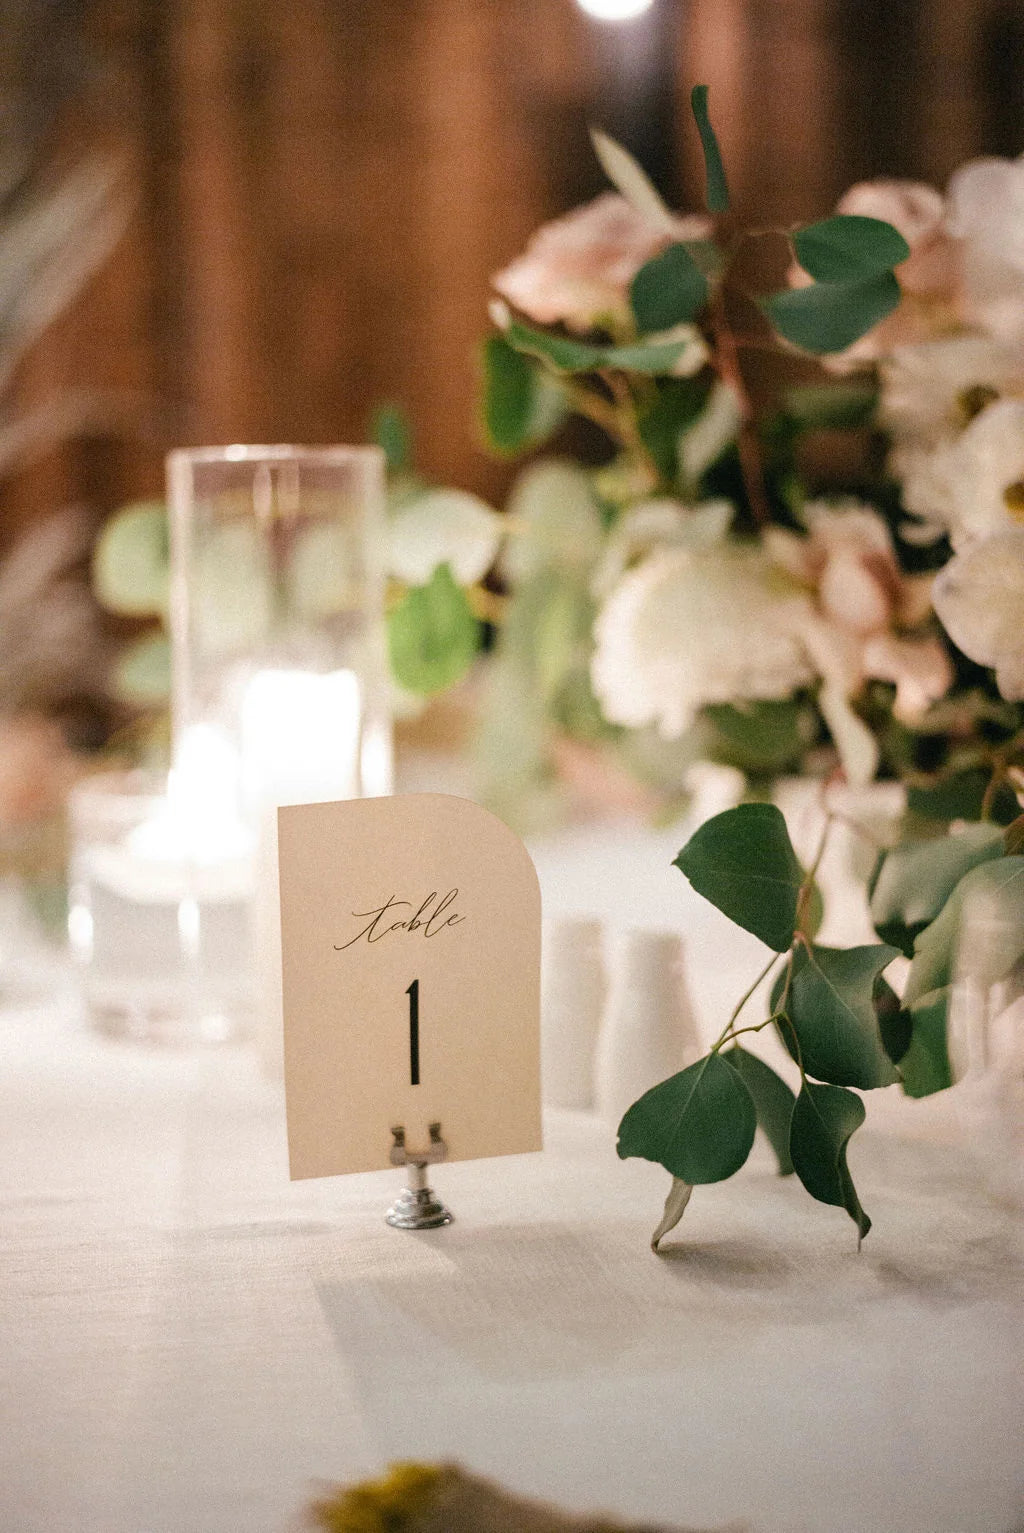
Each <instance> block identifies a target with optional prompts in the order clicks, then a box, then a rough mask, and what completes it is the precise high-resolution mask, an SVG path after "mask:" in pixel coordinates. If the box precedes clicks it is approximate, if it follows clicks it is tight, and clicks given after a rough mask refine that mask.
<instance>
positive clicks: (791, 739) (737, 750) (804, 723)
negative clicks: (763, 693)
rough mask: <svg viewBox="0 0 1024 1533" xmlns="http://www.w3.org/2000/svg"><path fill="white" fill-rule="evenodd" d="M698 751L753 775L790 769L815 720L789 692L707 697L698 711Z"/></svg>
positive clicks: (811, 733)
mask: <svg viewBox="0 0 1024 1533" xmlns="http://www.w3.org/2000/svg"><path fill="white" fill-rule="evenodd" d="M700 717H701V724H702V726H703V730H704V734H705V738H706V745H705V750H704V754H705V755H706V756H707V757H708V758H709V759H710V760H713V761H719V762H721V763H722V764H723V765H724V766H734V767H738V768H739V770H740V771H741V772H748V773H750V774H752V775H754V776H773V777H774V776H776V775H778V773H780V772H783V771H786V770H787V769H789V770H792V769H793V768H795V767H796V765H797V764H798V763H799V761H800V760H801V758H802V757H803V756H804V755H805V754H806V751H807V748H808V745H809V744H810V743H811V741H812V740H813V738H814V729H815V727H816V721H815V719H814V717H813V714H812V713H811V711H810V709H809V708H808V706H807V704H806V703H801V702H797V701H794V700H793V699H792V698H782V699H778V700H775V699H768V698H766V699H764V700H763V701H755V702H749V703H744V704H743V706H742V707H738V706H736V705H735V704H733V703H711V704H709V705H708V706H707V707H706V708H704V709H702V711H701V716H700Z"/></svg>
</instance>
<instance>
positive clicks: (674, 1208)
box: [651, 1176, 693, 1251]
mask: <svg viewBox="0 0 1024 1533" xmlns="http://www.w3.org/2000/svg"><path fill="white" fill-rule="evenodd" d="M692 1192H693V1188H692V1186H691V1185H690V1183H689V1182H681V1181H680V1180H679V1178H678V1176H674V1177H673V1178H672V1186H671V1187H670V1188H669V1194H668V1197H667V1198H666V1199H665V1212H664V1213H663V1214H662V1216H661V1221H660V1223H659V1224H658V1227H657V1229H656V1230H655V1231H654V1234H653V1235H652V1236H651V1250H652V1251H657V1249H658V1247H659V1245H660V1244H661V1242H662V1240H663V1239H664V1238H665V1236H666V1235H667V1234H668V1232H669V1230H674V1229H675V1227H676V1225H677V1224H678V1223H679V1221H680V1219H681V1218H682V1217H683V1215H684V1214H685V1212H686V1205H687V1204H688V1203H689V1201H690V1196H691V1194H692Z"/></svg>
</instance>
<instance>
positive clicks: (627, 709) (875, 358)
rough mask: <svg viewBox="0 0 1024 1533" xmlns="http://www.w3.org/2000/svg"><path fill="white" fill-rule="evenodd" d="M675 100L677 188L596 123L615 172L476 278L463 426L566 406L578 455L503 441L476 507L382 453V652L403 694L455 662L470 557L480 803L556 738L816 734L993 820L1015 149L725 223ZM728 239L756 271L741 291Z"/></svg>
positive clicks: (706, 133) (686, 744) (1020, 443)
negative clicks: (812, 216)
mask: <svg viewBox="0 0 1024 1533" xmlns="http://www.w3.org/2000/svg"><path fill="white" fill-rule="evenodd" d="M694 111H695V115H696V117H697V121H698V126H699V127H700V130H701V134H702V138H703V142H704V147H705V155H706V165H707V177H708V179H707V186H708V194H707V205H708V211H707V212H706V213H702V214H698V215H686V216H679V215H677V214H675V213H674V212H672V211H671V210H669V209H668V208H667V207H666V206H665V204H664V203H663V202H662V200H661V198H660V196H659V195H658V193H657V192H656V191H655V189H654V187H653V186H652V185H651V183H650V182H649V181H648V180H647V178H646V176H645V175H644V173H643V171H642V170H641V169H640V167H639V166H638V165H636V164H635V162H633V161H632V160H631V159H630V157H629V156H628V155H627V154H626V152H625V151H624V150H623V149H622V148H621V147H620V146H619V145H617V144H614V143H613V142H612V141H611V140H609V139H607V138H606V137H605V136H604V135H602V134H600V133H595V134H594V144H595V149H596V151H597V153H598V156H599V157H600V159H601V162H602V164H603V166H604V168H605V170H606V171H607V173H608V175H609V177H610V179H611V180H612V182H613V183H614V184H615V186H616V188H617V190H616V191H615V192H607V193H605V194H603V195H602V196H600V197H598V198H597V199H596V200H595V201H594V202H592V203H590V204H589V205H587V206H586V207H583V208H580V209H577V210H575V211H574V212H572V213H569V214H568V215H566V216H565V217H564V218H561V219H558V220H556V221H555V222H554V223H552V224H549V225H547V226H546V227H544V228H542V229H541V230H540V231H539V232H538V233H537V234H536V236H535V237H534V239H533V240H532V241H531V242H530V244H529V246H528V248H527V250H526V252H525V253H524V254H523V255H521V256H520V257H518V258H517V259H516V260H514V261H513V262H512V263H511V265H509V266H508V267H506V268H505V269H504V270H503V271H501V272H500V273H499V274H498V275H497V277H496V278H495V280H494V285H495V289H496V292H497V294H498V297H497V299H496V301H495V303H494V305H493V306H492V312H493V315H494V318H495V320H496V324H497V333H496V334H494V335H492V336H491V337H490V338H489V339H488V340H487V342H486V344H485V347H484V379H483V415H484V421H485V426H486V431H487V436H488V439H489V441H490V443H491V445H492V446H493V447H494V448H495V449H496V450H498V451H499V452H502V453H505V454H510V455H514V454H520V453H524V452H530V453H531V454H533V453H535V451H536V449H537V448H538V447H543V445H544V444H545V443H546V442H549V441H550V440H551V439H552V437H553V435H554V434H556V433H558V432H559V431H560V430H562V428H563V427H564V424H565V422H566V421H567V420H570V419H571V418H572V417H582V418H583V419H584V420H586V421H587V422H590V423H592V426H593V427H596V428H598V432H597V433H595V434H594V439H595V440H596V441H598V443H599V444H600V446H599V450H602V449H603V455H604V458H605V461H604V462H603V463H601V464H600V465H599V466H597V467H594V468H585V467H583V466H581V464H580V463H579V462H577V461H574V460H572V459H569V458H566V457H565V456H563V455H558V456H541V457H536V456H534V457H532V458H531V461H530V462H529V463H528V465H527V467H526V468H525V470H524V471H523V472H522V473H521V475H520V477H519V478H518V480H517V482H516V484H515V486H514V488H513V490H512V493H511V497H510V500H509V503H508V507H507V514H506V516H505V517H504V518H503V519H500V520H499V519H498V518H497V517H496V516H495V515H494V513H491V512H489V508H487V507H485V506H483V505H482V503H481V502H479V501H476V500H475V499H474V498H472V497H468V496H458V497H451V496H450V494H449V493H448V492H438V491H432V492H429V493H428V494H427V495H425V494H424V487H422V486H418V485H416V483H415V481H411V480H409V479H408V478H407V477H404V478H403V477H402V476H399V480H398V483H399V484H400V487H401V493H400V495H399V496H398V498H397V499H396V504H395V516H394V521H393V535H394V538H395V540H396V543H401V544H403V545H405V546H406V549H407V555H406V557H404V558H401V559H399V561H398V566H397V568H396V574H397V575H399V576H400V577H401V578H402V579H404V580H405V582H406V585H407V596H406V598H405V599H404V600H400V601H399V602H398V606H397V611H396V614H395V616H394V618H393V635H394V637H395V642H394V643H393V647H392V655H393V661H394V665H395V671H396V674H397V676H398V678H399V680H400V681H401V682H402V683H403V684H404V685H406V686H407V687H408V688H409V689H410V690H411V691H418V692H429V691H431V690H435V689H437V688H438V687H440V686H442V685H446V684H447V683H448V682H449V681H450V680H451V679H453V677H454V676H455V675H457V674H460V673H461V672H462V671H463V670H464V669H465V668H466V667H467V666H468V664H469V663H470V657H471V656H472V654H473V653H474V649H475V645H474V633H476V635H477V636H478V637H479V635H480V633H481V631H482V630H481V629H480V628H479V624H478V622H477V621H475V620H478V619H479V618H480V617H481V616H491V615H492V612H493V609H494V605H495V604H494V599H493V597H491V598H490V605H489V606H488V605H487V603H486V602H482V601H481V597H485V598H486V597H490V593H489V592H487V591H484V590H483V588H482V586H481V584H480V582H481V580H482V577H483V576H484V575H485V573H486V572H487V570H488V569H489V568H490V566H491V562H492V561H493V560H494V559H495V558H496V559H497V569H498V573H499V575H500V577H501V579H502V582H503V585H504V587H505V588H506V589H507V591H508V596H507V598H506V599H505V601H504V603H503V606H502V608H501V611H500V617H501V621H500V624H499V633H498V638H497V642H496V645H495V653H494V655H493V657H492V659H491V663H490V680H489V684H488V693H489V700H488V702H487V704H486V706H485V729H484V742H483V743H484V754H485V762H486V768H487V772H486V775H487V776H488V779H489V781H488V787H489V789H490V796H491V797H492V799H494V800H495V801H496V802H497V803H498V804H499V805H500V806H501V807H503V808H505V809H506V810H509V809H511V810H512V811H513V812H515V809H516V803H517V799H521V796H522V793H523V791H524V784H525V783H526V782H527V781H528V780H530V779H532V780H533V781H534V782H541V781H543V780H544V778H545V777H546V776H548V777H550V775H551V771H552V766H553V763H554V761H555V760H556V759H557V756H558V751H559V746H560V745H561V744H563V743H564V742H565V741H566V740H570V741H577V742H580V741H582V742H585V743H586V745H587V746H589V747H591V748H593V749H595V750H597V751H600V752H601V753H602V755H603V756H604V757H605V758H606V759H608V760H614V761H615V762H616V763H617V764H618V765H619V766H620V767H623V768H625V770H626V771H627V772H629V773H630V774H632V775H633V776H634V777H635V778H637V779H639V780H640V781H642V782H644V783H647V784H649V785H651V786H653V787H654V788H655V789H657V790H658V791H659V792H660V793H661V794H662V796H664V797H666V798H667V799H669V800H672V799H673V798H675V797H678V796H679V795H680V794H681V792H682V789H683V784H684V782H685V778H686V773H687V770H688V768H689V766H690V765H691V764H692V763H693V762H694V761H696V760H700V759H711V760H718V761H722V762H726V763H728V764H730V765H733V766H737V767H739V768H741V769H742V770H743V771H744V772H746V773H747V775H748V777H750V778H751V779H753V780H754V782H755V783H757V782H764V781H768V780H771V779H772V778H774V777H776V776H778V775H779V774H781V773H784V772H792V771H799V772H814V773H818V774H820V775H826V774H827V773H828V771H829V770H830V769H831V768H832V767H833V766H834V765H835V764H836V763H837V762H838V764H839V765H840V766H841V768H842V770H843V772H844V774H845V776H846V778H847V780H849V781H851V782H854V783H865V782H868V781H870V780H871V779H872V778H874V777H875V776H876V774H879V775H882V776H886V777H895V778H898V779H900V780H902V781H904V782H905V783H907V784H908V787H909V789H910V791H911V803H912V807H913V808H914V810H915V811H916V812H917V813H920V814H923V815H927V816H930V817H933V818H936V819H938V820H940V821H941V820H949V819H950V818H953V817H955V816H958V815H972V814H973V815H977V814H978V813H980V812H981V807H982V802H983V800H985V799H986V796H987V799H988V802H987V805H986V809H987V810H988V811H991V812H993V813H994V814H995V816H996V817H997V818H1000V819H1002V820H1004V821H1005V820H1008V819H1010V818H1012V817H1013V816H1014V814H1015V813H1016V810H1017V803H1016V797H1015V793H1014V792H1013V791H1011V790H1013V789H1016V788H1019V787H1021V786H1022V785H1024V776H1022V771H1024V732H1022V731H1024V709H1022V706H1021V704H1022V700H1024V648H1022V646H1024V639H1022V637H1021V635H1022V633H1024V625H1022V623H1021V620H1020V618H1021V612H1022V611H1024V488H1022V485H1024V248H1022V247H1021V241H1020V232H1019V230H1020V217H1019V214H1020V208H1021V205H1022V202H1024V162H1017V163H1016V164H1014V163H1011V162H1008V161H999V160H981V161H977V162H974V163H972V164H969V165H967V166H965V167H964V168H963V169H961V170H960V171H959V172H958V173H957V174H956V175H955V176H954V177H953V180H952V182H951V184H950V187H949V189H948V192H947V195H946V196H945V197H942V196H941V195H940V194H939V193H938V192H936V191H934V190H933V189H932V188H930V187H926V186H920V185H917V184H915V183H904V182H877V183H864V184H862V185H860V186H857V187H854V188H852V190H851V191H850V192H848V193H847V195H846V196H845V197H844V198H843V199H842V201H841V202H840V204H839V207H838V209H837V211H836V212H835V213H834V214H833V215H831V216H829V217H827V218H824V219H822V220H820V221H818V222H815V223H811V224H808V225H804V226H802V227H799V228H790V229H755V230H745V229H742V228H739V227H737V226H736V222H735V220H734V219H733V218H732V216H731V215H730V213H729V211H728V208H729V199H728V188H727V184H726V180H725V174H724V171H723V168H722V163H721V157H720V155H719V153H718V149H717V145H716V143H715V139H714V134H713V131H712V129H711V125H710V122H709V120H708V115H707V99H706V92H705V91H704V90H703V88H701V87H698V88H697V90H696V91H695V92H694ZM1015 220H1016V221H1015ZM752 259H754V260H757V261H759V262H760V264H761V266H762V267H764V266H765V265H766V264H767V265H770V264H771V262H772V261H774V263H775V266H776V268H778V270H779V272H780V275H781V277H782V279H783V280H784V283H785V285H784V286H782V287H781V288H777V289H776V290H774V291H771V292H768V293H766V294H765V293H761V294H757V293H754V292H752V291H751V278H750V269H751V261H752ZM766 354H768V355H769V356H770V358H771V359H772V367H773V369H774V374H775V381H776V382H778V380H780V379H781V380H782V383H783V385H784V386H782V387H781V388H780V387H775V388H774V390H771V391H769V392H768V394H767V397H765V389H764V387H763V385H762V386H761V388H760V391H759V394H758V397H755V395H754V392H753V391H752V389H751V387H750V385H749V384H748V382H747V380H746V375H747V372H748V371H749V370H750V369H749V368H748V366H747V358H748V357H754V358H756V359H757V360H758V362H759V368H758V371H759V373H760V374H761V375H763V374H764V362H765V356H766ZM813 359H820V360H818V361H814V360H813ZM821 362H824V364H825V371H824V372H823V371H822V366H821ZM809 369H811V374H810V375H811V377H812V378H813V380H814V381H808V370H809ZM598 433H599V435H598ZM438 497H440V499H439V498H438ZM428 529H429V532H428ZM446 638H447V640H448V641H450V642H447V643H446V642H445V640H446ZM442 655H443V656H444V661H443V662H442V660H441V658H440V657H441V656H442ZM424 662H425V663H424Z"/></svg>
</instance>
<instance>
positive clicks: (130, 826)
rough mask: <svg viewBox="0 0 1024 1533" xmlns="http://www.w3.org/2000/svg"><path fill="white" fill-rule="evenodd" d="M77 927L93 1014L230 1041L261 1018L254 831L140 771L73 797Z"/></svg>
mask: <svg viewBox="0 0 1024 1533" xmlns="http://www.w3.org/2000/svg"><path fill="white" fill-rule="evenodd" d="M69 812H70V821H71V858H70V869H69V875H70V876H69V904H68V935H69V938H70V942H71V951H72V956H73V958H74V959H75V961H76V963H77V966H78V969H79V976H80V983H81V991H82V996H83V1000H84V1003H85V1007H86V1011H87V1014H88V1017H89V1020H90V1021H91V1022H92V1024H93V1025H94V1026H95V1027H97V1028H98V1029H99V1030H100V1031H101V1032H105V1033H108V1034H111V1035H113V1036H115V1037H121V1038H132V1039H135V1040H137V1041H140V1042H147V1043H174V1044H183V1043H198V1042H211V1043H212V1042H221V1041H224V1040H226V1039H229V1038H233V1037H236V1036H239V1035H240V1034H242V1033H244V1032H245V1031H247V1030H248V1029H249V1027H250V1026H251V1021H252V1012H253V995H252V961H251V941H250V927H249V906H250V895H251V890H252V838H251V837H250V836H249V835H248V834H247V833H246V831H245V830H244V828H243V827H242V826H240V825H238V824H237V823H235V822H226V821H223V820H220V819H218V817H217V816H216V812H214V813H213V814H212V815H210V816H205V817H204V816H203V815H201V814H200V815H198V816H197V815H196V813H195V812H194V809H193V808H192V807H191V806H187V805H185V804H183V803H182V802H180V801H179V800H178V799H177V798H176V797H175V795H174V794H173V792H172V793H168V792H166V791H165V783H164V782H163V781H162V780H161V779H159V778H156V777H150V776H148V775H147V774H144V773H142V772H105V773H102V774H99V775H97V776H95V777H90V778H87V779H85V780H84V781H83V782H81V783H79V784H78V785H77V786H76V787H75V788H74V789H73V790H72V793H71V796H70V801H69Z"/></svg>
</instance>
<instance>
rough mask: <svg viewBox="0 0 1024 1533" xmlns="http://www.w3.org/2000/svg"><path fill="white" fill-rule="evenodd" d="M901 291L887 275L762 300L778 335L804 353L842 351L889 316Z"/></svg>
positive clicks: (815, 285)
mask: <svg viewBox="0 0 1024 1533" xmlns="http://www.w3.org/2000/svg"><path fill="white" fill-rule="evenodd" d="M899 301H900V285H899V283H898V282H897V281H896V278H895V277H894V276H893V274H892V272H891V271H884V272H878V273H876V274H875V275H874V276H871V277H861V278H857V279H855V280H853V281H849V282H815V283H812V284H811V286H810V287H797V288H787V289H786V290H785V291H784V292H781V293H772V294H771V295H770V296H769V297H767V298H762V299H761V300H760V304H761V308H762V309H763V311H764V313H765V314H766V315H767V317H768V319H769V320H770V322H771V324H772V325H773V326H774V328H775V329H776V330H777V331H778V333H779V334H780V335H781V336H782V337H783V338H784V339H785V340H787V341H790V342H791V343H792V344H793V345H794V346H799V347H800V348H801V349H802V350H803V351H810V352H813V353H814V354H815V355H823V354H825V353H827V352H832V351H845V350H846V348H847V346H852V345H853V343H854V341H857V340H859V339H860V337H861V336H862V335H865V334H866V333H867V331H868V330H871V329H873V328H874V326H875V325H877V324H878V323H879V321H880V320H883V319H884V318H885V316H886V315H887V314H891V313H892V311H893V309H895V307H896V305H897V304H898V303H899Z"/></svg>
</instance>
